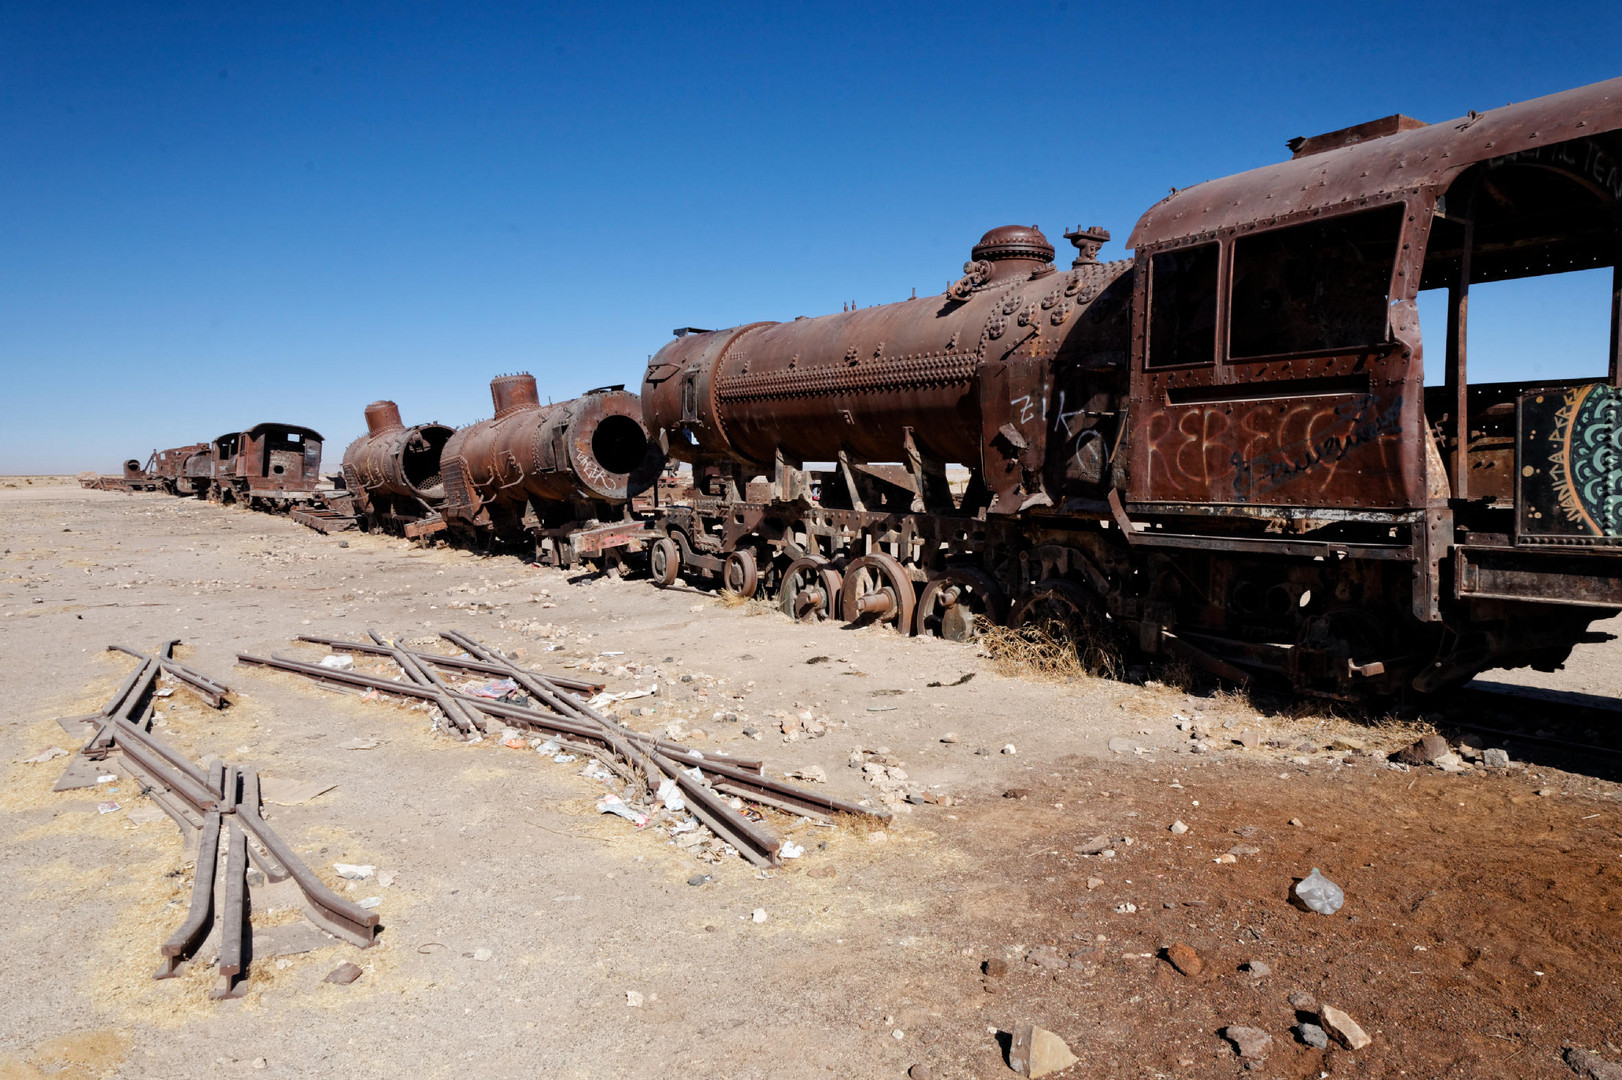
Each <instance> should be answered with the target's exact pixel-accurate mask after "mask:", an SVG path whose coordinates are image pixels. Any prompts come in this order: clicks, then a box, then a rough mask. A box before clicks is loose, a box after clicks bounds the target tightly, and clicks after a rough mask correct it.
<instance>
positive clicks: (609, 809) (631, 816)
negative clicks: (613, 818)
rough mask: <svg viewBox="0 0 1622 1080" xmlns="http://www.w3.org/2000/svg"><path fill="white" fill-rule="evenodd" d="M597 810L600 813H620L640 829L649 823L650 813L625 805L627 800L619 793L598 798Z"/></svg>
mask: <svg viewBox="0 0 1622 1080" xmlns="http://www.w3.org/2000/svg"><path fill="white" fill-rule="evenodd" d="M597 812H598V813H599V814H618V815H619V816H620V817H622V818H624V819H625V820H626V821H629V822H630V823H631V824H632V825H635V826H636V827H637V828H639V829H640V828H642V826H644V825H646V824H647V823H648V815H646V814H644V813H642V812H640V811H638V810H632V809H631V808H630V807H629V806H626V805H625V800H624V799H622V798H620V797H619V796H618V795H604V796H603V797H602V798H600V799H598V800H597Z"/></svg>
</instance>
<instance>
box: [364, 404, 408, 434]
mask: <svg viewBox="0 0 1622 1080" xmlns="http://www.w3.org/2000/svg"><path fill="white" fill-rule="evenodd" d="M403 427H405V424H403V423H401V421H400V407H399V406H398V405H396V404H395V403H394V402H392V401H374V402H372V403H371V404H370V405H368V406H366V432H367V434H369V435H381V434H383V433H384V432H385V431H396V430H398V429H400V428H403Z"/></svg>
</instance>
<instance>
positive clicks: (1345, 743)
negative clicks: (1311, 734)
mask: <svg viewBox="0 0 1622 1080" xmlns="http://www.w3.org/2000/svg"><path fill="white" fill-rule="evenodd" d="M1329 749H1331V750H1339V751H1342V752H1345V751H1354V752H1355V751H1358V750H1361V749H1363V744H1362V742H1360V741H1359V740H1357V739H1348V738H1346V737H1345V736H1341V737H1339V738H1335V739H1331V740H1330V742H1329Z"/></svg>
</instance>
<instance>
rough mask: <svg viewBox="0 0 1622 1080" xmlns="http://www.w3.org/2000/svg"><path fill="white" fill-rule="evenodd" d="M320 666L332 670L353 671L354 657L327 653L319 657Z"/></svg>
mask: <svg viewBox="0 0 1622 1080" xmlns="http://www.w3.org/2000/svg"><path fill="white" fill-rule="evenodd" d="M321 666H322V667H324V668H331V669H332V670H333V671H353V670H354V669H355V658H354V657H353V656H334V655H330V654H329V655H327V656H323V657H322V658H321Z"/></svg>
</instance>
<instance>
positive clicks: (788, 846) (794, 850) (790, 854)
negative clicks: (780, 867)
mask: <svg viewBox="0 0 1622 1080" xmlns="http://www.w3.org/2000/svg"><path fill="white" fill-rule="evenodd" d="M777 854H779V855H781V856H782V857H783V858H785V859H798V858H799V857H800V856H801V855H804V854H805V848H803V847H801V846H800V845H799V844H796V843H795V842H794V841H792V840H784V841H783V846H782V847H780V848H778V849H777Z"/></svg>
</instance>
